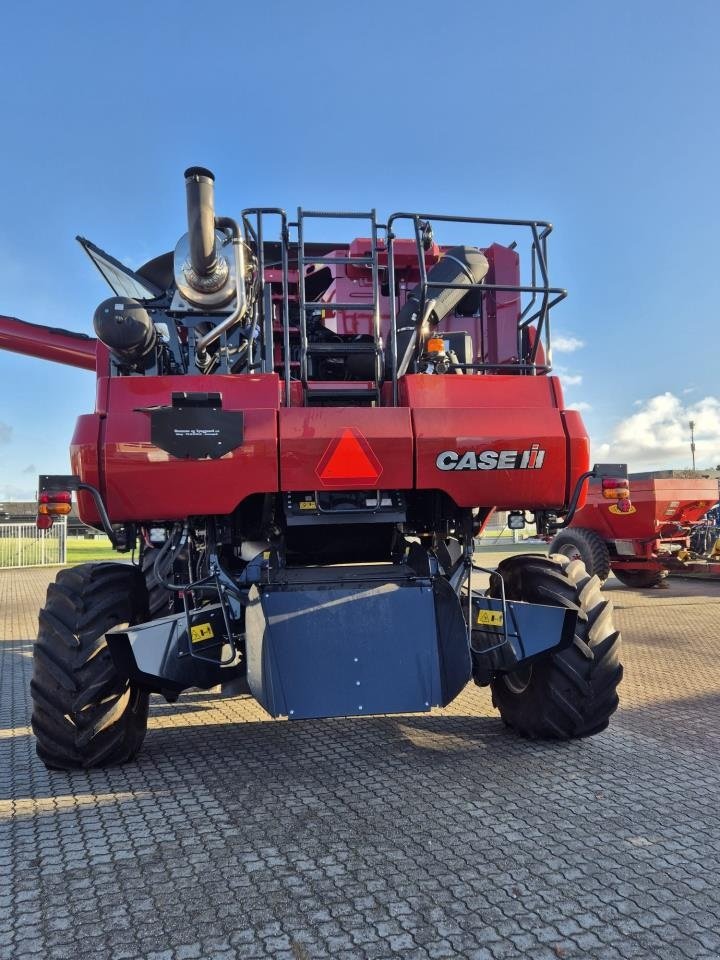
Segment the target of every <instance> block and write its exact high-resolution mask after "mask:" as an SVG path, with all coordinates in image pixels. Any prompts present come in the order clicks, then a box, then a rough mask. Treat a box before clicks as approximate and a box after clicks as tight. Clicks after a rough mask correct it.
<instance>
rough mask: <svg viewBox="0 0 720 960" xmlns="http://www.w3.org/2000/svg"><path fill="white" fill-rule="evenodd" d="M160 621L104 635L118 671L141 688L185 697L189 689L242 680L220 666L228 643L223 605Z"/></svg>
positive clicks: (164, 618) (231, 671)
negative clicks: (188, 615)
mask: <svg viewBox="0 0 720 960" xmlns="http://www.w3.org/2000/svg"><path fill="white" fill-rule="evenodd" d="M187 626H188V621H187V618H186V617H185V614H175V615H174V616H170V617H161V618H160V619H158V620H152V621H150V622H149V623H141V624H138V625H137V626H132V627H123V628H119V629H116V630H110V631H109V632H108V633H106V634H105V638H106V640H107V645H108V647H109V649H110V654H111V656H112V658H113V662H114V663H115V668H116V669H117V671H118V672H119V673H120V674H121V675H122V676H126V677H128V678H129V679H130V680H131V681H133V682H134V683H136V684H137V685H138V686H139V687H142V688H143V689H145V690H151V691H154V692H155V693H163V694H169V693H175V694H177V693H180V692H181V691H183V690H187V689H188V687H200V688H201V689H209V688H210V687H214V686H215V685H216V684H218V683H222V682H224V681H226V680H229V679H231V678H234V677H236V676H237V675H238V669H237V668H236V667H228V666H221V661H222V659H223V647H224V645H225V641H226V638H227V631H226V628H225V621H224V618H223V615H222V609H221V607H220V604H210V605H208V606H207V607H203V608H201V609H199V610H194V611H192V612H191V613H190V631H191V634H192V636H191V637H190V636H188V630H187Z"/></svg>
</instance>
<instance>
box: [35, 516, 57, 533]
mask: <svg viewBox="0 0 720 960" xmlns="http://www.w3.org/2000/svg"><path fill="white" fill-rule="evenodd" d="M54 521H55V518H54V517H49V516H47V514H38V515H37V517H36V519H35V526H36V527H37V528H38V530H49V529H50V527H51V526H52V525H53V523H54Z"/></svg>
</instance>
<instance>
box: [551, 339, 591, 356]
mask: <svg viewBox="0 0 720 960" xmlns="http://www.w3.org/2000/svg"><path fill="white" fill-rule="evenodd" d="M584 346H585V341H584V340H578V338H577V337H563V336H553V338H552V347H553V350H555V351H557V352H558V353H574V352H575V351H576V350H580V349H581V348H582V347H584Z"/></svg>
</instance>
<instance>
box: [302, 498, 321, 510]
mask: <svg viewBox="0 0 720 960" xmlns="http://www.w3.org/2000/svg"><path fill="white" fill-rule="evenodd" d="M300 509H301V510H317V504H316V503H315V501H314V500H301V501H300Z"/></svg>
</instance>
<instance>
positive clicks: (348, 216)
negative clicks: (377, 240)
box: [299, 210, 375, 220]
mask: <svg viewBox="0 0 720 960" xmlns="http://www.w3.org/2000/svg"><path fill="white" fill-rule="evenodd" d="M308 217H315V218H320V219H328V218H329V219H331V220H332V219H337V220H374V219H375V211H374V210H370V211H369V212H368V213H353V212H352V211H348V210H301V211H300V216H299V219H300V220H306V219H307V218H308Z"/></svg>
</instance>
